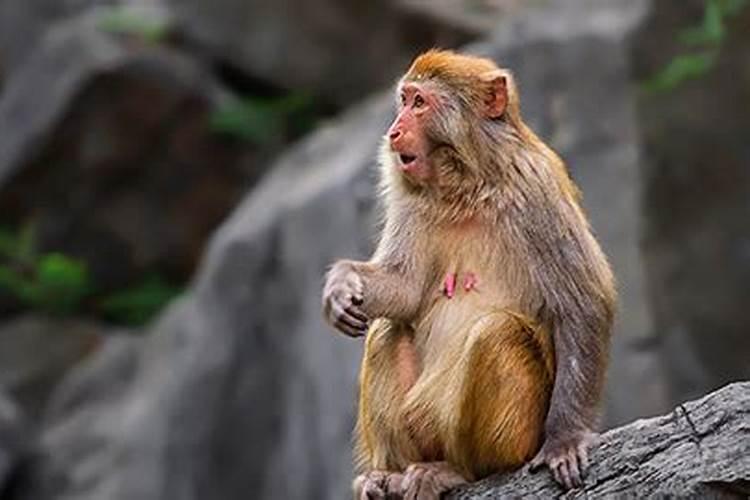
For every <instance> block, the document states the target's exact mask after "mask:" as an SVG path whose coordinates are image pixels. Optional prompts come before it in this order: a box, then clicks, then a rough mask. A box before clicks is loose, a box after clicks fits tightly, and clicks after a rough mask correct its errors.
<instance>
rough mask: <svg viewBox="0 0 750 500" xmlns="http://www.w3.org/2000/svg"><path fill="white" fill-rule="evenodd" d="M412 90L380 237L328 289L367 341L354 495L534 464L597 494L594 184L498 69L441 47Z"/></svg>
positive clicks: (395, 146) (603, 356)
mask: <svg viewBox="0 0 750 500" xmlns="http://www.w3.org/2000/svg"><path fill="white" fill-rule="evenodd" d="M397 94H398V100H399V102H398V116H397V117H396V119H395V121H394V123H393V124H392V125H391V127H390V129H389V130H388V132H387V135H386V136H385V138H384V144H383V148H382V151H381V167H382V172H381V173H382V187H383V198H384V209H385V226H384V229H383V233H382V237H381V240H380V244H379V246H378V247H377V250H376V251H375V254H374V255H373V257H372V258H371V259H370V261H368V262H356V261H351V260H342V261H339V262H337V263H336V264H335V265H334V266H333V267H332V268H331V270H330V272H329V273H328V275H327V281H326V284H325V287H324V290H323V309H324V314H325V315H326V317H327V319H328V320H329V321H330V322H331V323H332V324H333V325H334V326H335V327H336V328H338V329H339V330H341V331H342V332H344V333H345V334H347V335H350V336H353V337H357V336H363V335H365V334H366V335H367V339H366V347H365V354H364V358H363V362H362V370H361V376H360V399H359V417H358V422H357V428H356V439H357V442H356V461H357V466H358V468H359V471H360V474H361V475H359V476H358V477H357V478H356V479H355V481H354V490H355V497H356V498H357V499H372V498H375V499H377V498H385V497H386V496H388V497H389V498H393V497H396V498H406V499H435V498H439V496H440V494H441V493H442V492H444V491H446V490H448V489H450V488H452V487H454V486H456V485H459V484H461V483H464V482H466V481H473V480H476V479H479V478H482V477H484V476H487V475H489V474H490V473H493V472H498V471H506V470H511V469H514V468H517V467H519V466H521V465H522V464H524V463H525V462H527V461H531V466H532V468H538V467H540V466H542V465H547V466H549V468H550V469H551V471H552V474H553V475H554V477H555V479H556V480H557V481H558V482H559V483H561V484H562V485H563V486H565V487H567V488H571V487H575V486H580V485H581V484H582V475H583V473H584V471H585V470H586V468H587V461H588V458H587V448H588V446H589V445H590V444H591V442H592V439H593V436H594V434H593V430H594V428H595V425H596V420H597V413H598V409H597V407H598V404H599V402H600V398H601V393H602V385H603V380H604V372H605V368H606V363H607V353H608V347H609V336H610V330H611V326H612V319H613V315H614V304H615V299H616V297H615V290H614V283H613V281H614V279H613V276H612V273H611V270H610V267H609V265H608V263H607V260H606V258H605V256H604V254H603V253H602V251H601V249H600V248H599V245H598V244H597V242H596V240H595V239H594V236H593V235H592V233H591V230H590V228H589V224H588V222H587V220H586V216H585V215H584V213H583V211H582V209H581V207H580V205H579V195H578V191H577V188H576V186H575V185H574V184H573V182H572V181H571V179H570V177H569V176H568V173H567V170H566V168H565V165H564V164H563V162H562V160H561V159H560V158H559V157H558V156H557V154H555V153H554V152H553V151H552V150H551V149H550V148H549V147H547V146H546V145H545V144H544V143H543V142H542V141H541V140H540V139H539V138H538V137H537V136H536V135H535V134H534V133H533V132H532V131H531V130H530V129H529V128H528V127H527V126H526V124H525V123H524V122H523V120H522V119H521V115H520V110H519V97H518V92H517V90H516V86H515V84H514V81H513V77H512V76H511V74H510V72H508V71H507V70H505V69H501V68H499V67H498V66H496V65H495V64H494V63H493V62H492V61H490V60H488V59H483V58H478V57H472V56H465V55H459V54H456V53H453V52H448V51H437V50H433V51H430V52H427V53H425V54H423V55H421V56H419V57H418V58H417V59H416V60H415V61H414V63H413V64H412V66H411V68H410V69H409V71H408V72H407V73H406V75H405V76H404V77H403V79H402V80H401V81H400V83H399V85H398V93H397Z"/></svg>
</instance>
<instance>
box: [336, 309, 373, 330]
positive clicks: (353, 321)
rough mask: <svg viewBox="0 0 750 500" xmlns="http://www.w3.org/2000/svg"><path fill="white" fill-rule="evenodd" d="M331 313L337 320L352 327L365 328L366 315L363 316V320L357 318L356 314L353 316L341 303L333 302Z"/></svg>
mask: <svg viewBox="0 0 750 500" xmlns="http://www.w3.org/2000/svg"><path fill="white" fill-rule="evenodd" d="M331 312H332V313H333V317H334V318H336V321H337V322H342V323H345V324H347V325H349V326H351V327H352V328H355V329H357V330H363V331H364V330H367V317H366V316H365V320H364V321H363V320H361V319H358V318H357V317H356V316H353V315H352V314H350V313H349V312H348V311H347V310H346V308H344V307H342V306H341V304H334V305H333V309H332V311H331Z"/></svg>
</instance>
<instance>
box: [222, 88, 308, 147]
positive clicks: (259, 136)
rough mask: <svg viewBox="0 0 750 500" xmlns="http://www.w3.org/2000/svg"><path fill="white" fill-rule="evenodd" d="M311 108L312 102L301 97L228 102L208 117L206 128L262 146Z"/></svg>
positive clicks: (247, 99)
mask: <svg viewBox="0 0 750 500" xmlns="http://www.w3.org/2000/svg"><path fill="white" fill-rule="evenodd" d="M311 106H312V100H311V99H310V98H309V96H307V95H306V94H302V93H295V94H290V95H287V96H283V97H278V98H272V99H268V98H260V97H244V98H241V99H240V98H236V99H231V100H229V101H227V102H224V103H222V104H221V105H220V106H219V107H218V108H217V109H216V110H215V111H214V112H213V113H212V115H211V120H210V127H211V129H212V130H213V131H214V132H216V133H219V134H224V135H228V136H232V137H235V138H237V139H240V140H243V141H248V142H253V143H255V144H258V145H263V144H267V143H268V142H270V141H272V140H273V139H274V138H275V137H278V136H279V135H281V134H284V132H285V127H286V122H287V121H288V120H289V119H290V118H291V117H292V116H293V115H297V114H304V113H305V112H306V111H309V110H310V108H311Z"/></svg>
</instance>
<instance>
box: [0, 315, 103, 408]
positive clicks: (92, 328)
mask: <svg viewBox="0 0 750 500" xmlns="http://www.w3.org/2000/svg"><path fill="white" fill-rule="evenodd" d="M101 334H102V326H101V325H98V324H96V323H94V322H91V321H85V320H77V319H59V318H48V317H44V316H32V315H27V316H21V317H19V318H16V319H13V320H10V321H7V322H5V323H3V324H1V325H0V387H3V388H4V389H5V390H6V391H8V393H9V394H10V395H12V396H13V398H14V399H16V400H17V401H18V402H19V404H20V406H21V407H22V408H23V410H24V413H25V414H26V415H28V416H29V417H31V418H36V417H38V416H39V415H40V414H41V413H42V410H43V409H44V407H45V406H46V404H47V402H48V398H49V396H50V394H51V393H52V391H53V390H54V389H55V388H56V387H57V385H58V383H59V382H60V380H62V378H63V376H64V375H65V374H66V373H67V372H68V371H69V370H70V369H71V368H72V367H73V366H75V365H76V364H77V363H79V362H80V361H81V360H82V359H84V358H85V357H86V356H88V355H89V354H91V353H92V352H94V351H95V350H96V349H97V347H98V345H99V342H100V341H101V339H102V336H101Z"/></svg>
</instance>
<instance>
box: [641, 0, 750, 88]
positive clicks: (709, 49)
mask: <svg viewBox="0 0 750 500" xmlns="http://www.w3.org/2000/svg"><path fill="white" fill-rule="evenodd" d="M747 3H748V0H706V4H705V8H704V12H703V20H702V22H701V24H700V25H698V26H694V27H691V28H687V29H684V30H682V31H681V32H680V33H679V34H678V40H679V42H680V43H681V44H682V45H684V46H685V47H688V48H693V49H697V50H698V52H692V53H684V54H678V55H677V56H675V57H674V58H673V59H672V60H671V61H670V62H669V63H668V64H667V65H666V66H665V67H664V68H662V69H661V70H660V71H659V72H657V73H656V74H655V75H654V76H652V77H651V78H649V79H648V80H647V81H646V82H644V84H643V87H644V89H645V90H646V91H648V92H666V91H669V90H673V89H674V88H676V87H677V86H678V85H680V84H681V83H683V82H686V81H688V80H691V79H695V78H700V77H702V76H704V75H705V74H707V73H708V72H709V71H710V69H711V68H712V67H713V65H714V63H715V62H716V58H717V55H718V52H719V49H720V48H721V44H722V42H723V41H724V38H725V37H726V25H725V21H726V19H727V18H729V17H732V16H734V15H736V14H738V13H739V12H740V10H741V9H742V8H744V7H745V6H746V5H747Z"/></svg>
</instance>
